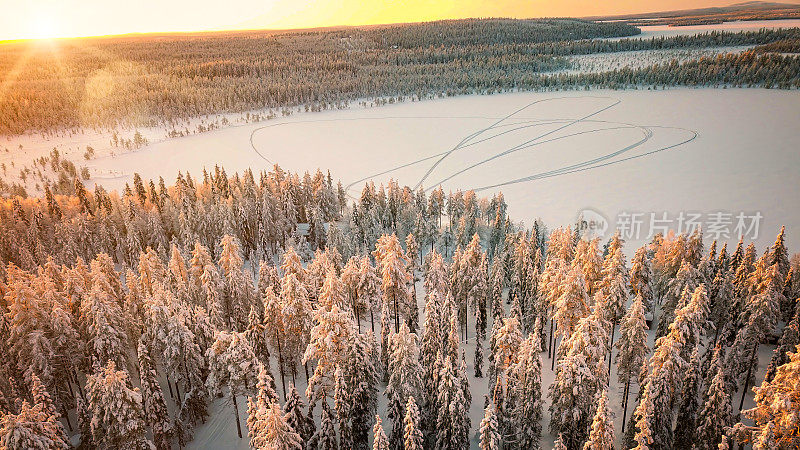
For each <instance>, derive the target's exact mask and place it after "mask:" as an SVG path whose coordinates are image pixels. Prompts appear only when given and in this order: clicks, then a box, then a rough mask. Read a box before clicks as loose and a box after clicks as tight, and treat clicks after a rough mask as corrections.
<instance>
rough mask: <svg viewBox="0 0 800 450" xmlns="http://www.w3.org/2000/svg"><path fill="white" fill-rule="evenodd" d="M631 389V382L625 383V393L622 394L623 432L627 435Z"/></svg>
mask: <svg viewBox="0 0 800 450" xmlns="http://www.w3.org/2000/svg"><path fill="white" fill-rule="evenodd" d="M630 388H631V380H630V379H628V382H627V383H625V391H624V392H625V393H624V394H622V432H623V433H625V419H626V418H627V417H628V393H629V391H630Z"/></svg>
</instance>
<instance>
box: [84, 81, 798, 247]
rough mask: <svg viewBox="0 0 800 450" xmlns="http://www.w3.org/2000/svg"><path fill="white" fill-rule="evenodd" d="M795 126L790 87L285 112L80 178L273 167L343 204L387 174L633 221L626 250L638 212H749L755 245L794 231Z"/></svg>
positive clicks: (99, 162)
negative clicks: (628, 216) (332, 188)
mask: <svg viewBox="0 0 800 450" xmlns="http://www.w3.org/2000/svg"><path fill="white" fill-rule="evenodd" d="M799 129H800V92H798V91H779V90H767V89H718V88H698V89H691V88H680V89H669V90H655V91H651V90H644V89H642V90H630V91H602V90H596V91H578V92H575V91H573V92H554V93H529V92H524V93H510V94H499V95H492V96H463V97H454V98H446V99H438V100H430V101H423V102H405V103H399V104H393V105H388V106H385V107H381V108H370V109H357V108H352V109H347V110H338V111H325V112H320V113H298V114H295V115H293V116H291V117H288V118H282V119H275V120H271V121H267V122H262V123H258V124H246V125H242V126H237V127H230V128H226V129H220V130H215V131H211V132H206V133H202V134H198V135H193V136H189V137H183V138H174V139H167V140H164V141H161V142H156V143H153V144H151V145H149V146H148V147H145V148H143V149H141V150H138V151H134V152H129V153H124V154H119V155H115V156H111V155H109V156H105V157H100V158H98V159H95V160H92V161H89V162H88V163H89V164H90V166H91V169H92V171H93V173H100V174H103V173H116V174H118V176H116V177H111V178H102V177H95V178H94V181H95V182H98V183H102V184H103V185H104V186H106V187H107V188H114V189H121V188H122V187H124V185H125V183H126V182H128V181H130V180H131V178H132V175H133V173H134V172H139V173H140V174H141V175H142V176H143V177H144V178H157V177H158V176H163V177H164V178H165V179H167V180H168V181H172V180H174V178H175V176H176V175H177V173H178V171H184V172H185V171H187V170H188V171H190V172H191V173H193V174H199V173H200V172H201V171H202V169H203V168H204V167H205V168H209V169H213V167H214V165H215V164H220V165H224V166H225V168H226V170H227V172H228V173H229V174H232V173H233V172H234V171H242V170H244V169H246V168H248V167H251V168H253V169H254V170H256V171H257V170H261V169H270V168H271V167H272V165H273V164H275V163H278V164H280V165H281V166H282V167H284V168H286V169H289V170H292V171H301V172H302V171H306V170H309V171H313V170H316V168H318V167H319V168H322V169H323V170H326V169H329V170H330V171H331V174H332V175H333V176H334V178H340V179H341V180H342V183H343V184H344V185H345V186H347V187H348V193H349V194H351V195H354V196H357V195H358V194H359V192H360V190H361V188H362V187H363V184H364V182H365V181H366V180H374V181H375V182H376V183H381V182H384V183H385V182H386V181H388V180H389V179H390V178H395V179H397V180H398V181H399V182H400V184H401V185H403V184H407V185H410V186H412V187H413V186H416V185H417V184H418V183H420V181H422V186H423V187H425V188H431V187H435V186H437V185H438V184H440V183H441V184H442V186H443V187H444V188H445V190H455V189H462V190H467V189H476V190H478V189H481V188H484V189H482V190H481V191H479V195H486V196H490V195H492V194H493V193H495V192H497V191H502V192H503V194H504V195H505V198H506V201H507V202H508V204H509V213H510V214H511V216H512V217H513V218H514V219H515V220H522V221H524V222H525V223H527V224H528V225H530V224H531V223H532V221H533V220H534V219H536V218H537V217H539V218H542V219H543V220H544V222H545V223H546V224H547V225H548V226H551V227H555V226H559V225H566V224H572V223H574V222H575V220H576V218H577V216H578V213H579V211H582V210H584V209H586V208H589V209H591V210H593V211H596V212H599V213H600V214H601V215H603V216H604V217H605V218H606V219H607V220H608V221H609V223H610V226H609V230H608V232H607V236H610V234H611V233H612V232H613V230H614V227H615V221H616V219H617V217H618V215H619V214H620V213H623V212H638V213H645V214H644V216H642V217H643V218H644V222H645V223H644V224H643V225H642V232H641V234H640V235H639V239H635V238H632V237H631V238H629V239H628V244H629V245H630V247H627V248H629V249H632V248H634V247H633V246H639V245H641V244H642V243H643V242H644V241H647V240H649V238H650V236H648V230H649V229H650V228H649V220H650V213H651V212H652V213H657V214H659V217H660V214H661V212H667V213H668V214H669V217H670V218H673V219H675V218H676V217H677V216H678V214H679V213H680V212H682V211H683V212H696V213H701V214H702V215H703V217H706V216H707V215H708V214H711V213H714V212H717V211H723V212H730V213H734V215H735V214H737V213H739V212H742V211H743V212H746V213H747V214H752V213H755V212H760V213H761V214H762V215H763V219H762V220H761V222H760V227H759V235H758V238H757V239H756V240H755V241H756V245H757V246H759V247H764V246H766V245H768V244H770V243H771V242H772V241H773V240H774V237H775V235H776V234H777V231H778V229H779V228H780V226H781V225H786V226H787V228H788V229H789V230H793V229H797V228H799V227H800V209H798V208H797V206H798V205H797V203H796V199H795V195H794V193H795V192H797V191H798V189H800V177H798V176H797V171H798V169H800V153H798V152H797V139H798V131H797V130H799ZM629 158H633V159H629ZM609 163H610V164H609ZM575 171H577V172H575ZM428 172H429V173H428ZM569 172H573V173H569ZM426 173H428V175H427V176H426ZM520 180H522V181H520ZM514 181H519V182H515V183H512V182H514ZM508 183H511V184H508ZM733 221H734V222H735V219H734V220H733ZM734 225H735V223H734V224H733V225H731V226H729V227H728V228H729V229H730V230H731V231H733V226H734ZM673 227H676V228H677V221H676V222H674V223H673ZM706 237H707V238H708V237H709V234H708V233H706ZM721 240H725V238H724V236H723V237H722V238H721ZM736 240H738V237H737V236H734V235H731V236H730V241H736ZM788 240H789V242H788V245H789V246H791V245H792V235H791V232H790V233H789V234H788Z"/></svg>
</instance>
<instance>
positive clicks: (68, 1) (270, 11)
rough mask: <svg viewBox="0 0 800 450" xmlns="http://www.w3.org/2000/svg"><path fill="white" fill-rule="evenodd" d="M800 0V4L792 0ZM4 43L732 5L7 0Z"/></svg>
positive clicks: (723, 0) (630, 0)
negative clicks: (30, 40) (13, 40)
mask: <svg viewBox="0 0 800 450" xmlns="http://www.w3.org/2000/svg"><path fill="white" fill-rule="evenodd" d="M790 2H794V3H797V2H800V0H790ZM5 3H6V4H4V5H3V7H2V10H3V13H4V14H2V16H0V40H1V39H48V38H54V37H79V36H98V35H110V34H126V33H151V32H191V31H211V30H242V29H291V28H311V27H330V26H342V25H370V24H383V23H403V22H421V21H430V20H437V19H456V18H466V17H513V18H535V17H587V16H596V15H612V14H625V13H633V12H648V11H665V10H676V9H683V8H690V7H691V8H697V7H709V6H721V5H727V4H729V3H731V2H730V1H727V0H704V1H700V2H698V1H689V0H671V1H659V2H656V1H654V0H644V1H634V0H614V1H609V2H595V1H589V0H564V1H552V0H532V1H520V0H497V1H492V2H487V1H482V0H464V1H455V0H440V1H426V0H407V1H403V2H400V1H396V0H374V1H370V2H363V1H360V0H337V1H334V0H302V1H297V0H267V1H263V0H232V1H230V2H219V1H214V0H171V1H167V2H164V1H158V0H142V1H140V2H135V4H134V3H132V2H124V1H121V0H111V1H100V0H64V1H60V2H55V1H52V0H28V1H25V2H5Z"/></svg>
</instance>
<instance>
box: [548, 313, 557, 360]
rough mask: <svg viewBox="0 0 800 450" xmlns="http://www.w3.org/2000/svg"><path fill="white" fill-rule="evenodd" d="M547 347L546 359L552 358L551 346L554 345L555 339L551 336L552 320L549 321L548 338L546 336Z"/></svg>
mask: <svg viewBox="0 0 800 450" xmlns="http://www.w3.org/2000/svg"><path fill="white" fill-rule="evenodd" d="M547 341H548V346H547V357H548V358H552V357H553V344H554V343H555V342H554V341H555V337H554V336H553V319H550V336H548V339H547Z"/></svg>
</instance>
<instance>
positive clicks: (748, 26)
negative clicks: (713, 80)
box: [610, 19, 800, 40]
mask: <svg viewBox="0 0 800 450" xmlns="http://www.w3.org/2000/svg"><path fill="white" fill-rule="evenodd" d="M794 27H800V19H781V20H744V21H734V22H723V23H715V24H709V25H689V26H683V27H671V26H669V25H651V26H642V27H639V28H641V30H642V34H639V35H637V36H635V37H636V38H642V39H650V38H654V37H673V36H691V35H695V34H701V33H707V32H710V31H725V32H729V33H738V32H739V31H758V30H760V29H762V28H772V29H775V28H794ZM620 39H626V38H624V37H623V38H611V39H610V40H620Z"/></svg>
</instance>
